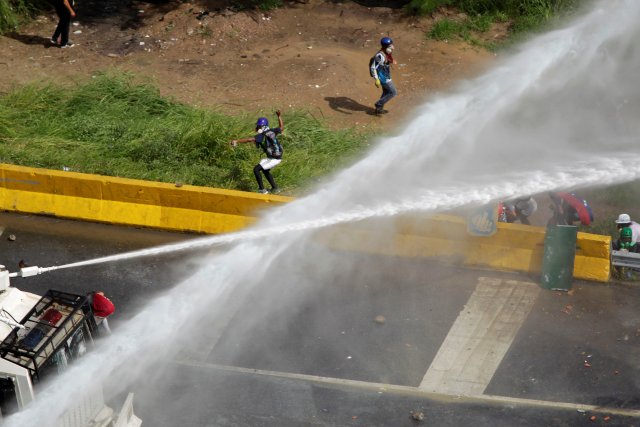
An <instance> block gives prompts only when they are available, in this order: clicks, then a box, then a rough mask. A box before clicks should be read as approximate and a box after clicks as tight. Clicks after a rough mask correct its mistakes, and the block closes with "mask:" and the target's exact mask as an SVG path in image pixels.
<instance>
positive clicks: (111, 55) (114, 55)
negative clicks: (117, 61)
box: [107, 53, 120, 58]
mask: <svg viewBox="0 0 640 427" xmlns="http://www.w3.org/2000/svg"><path fill="white" fill-rule="evenodd" d="M107 56H108V57H109V58H118V57H120V55H118V54H117V53H108V54H107Z"/></svg>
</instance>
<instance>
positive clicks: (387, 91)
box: [376, 81, 398, 110]
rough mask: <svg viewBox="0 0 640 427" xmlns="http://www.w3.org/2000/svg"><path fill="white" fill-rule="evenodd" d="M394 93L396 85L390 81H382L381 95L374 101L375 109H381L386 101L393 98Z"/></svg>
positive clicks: (395, 93)
mask: <svg viewBox="0 0 640 427" xmlns="http://www.w3.org/2000/svg"><path fill="white" fill-rule="evenodd" d="M396 95H398V91H397V90H396V86H395V85H394V84H393V82H392V81H388V82H386V83H383V84H382V96H381V97H380V99H379V100H378V102H376V109H378V110H381V109H382V108H383V107H384V105H385V104H386V103H387V102H389V101H391V99H392V98H394V97H395V96H396Z"/></svg>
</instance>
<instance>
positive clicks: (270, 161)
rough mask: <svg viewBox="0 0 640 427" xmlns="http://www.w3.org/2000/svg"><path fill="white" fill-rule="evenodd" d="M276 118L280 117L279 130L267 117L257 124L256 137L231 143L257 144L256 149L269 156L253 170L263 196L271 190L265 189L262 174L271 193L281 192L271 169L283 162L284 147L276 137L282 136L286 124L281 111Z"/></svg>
mask: <svg viewBox="0 0 640 427" xmlns="http://www.w3.org/2000/svg"><path fill="white" fill-rule="evenodd" d="M276 116H278V127H277V128H270V127H269V120H267V119H266V118H265V117H260V118H259V119H258V121H257V122H256V132H257V134H256V135H255V136H253V137H251V138H241V139H234V140H233V141H231V146H232V147H236V146H237V145H238V144H241V143H244V142H255V143H256V147H257V148H261V149H262V151H264V154H265V155H266V156H267V157H266V158H265V159H261V160H260V163H258V164H257V165H256V166H255V167H254V168H253V174H254V175H255V176H256V181H258V193H262V194H268V193H269V190H267V189H266V188H264V184H263V182H262V174H264V176H265V177H266V178H267V181H269V184H271V193H274V194H277V193H279V192H280V189H279V188H278V186H277V185H276V181H275V180H274V179H273V175H271V172H270V171H271V169H273V168H275V167H276V166H278V165H279V164H280V162H281V161H282V145H281V144H280V142H279V141H278V138H277V137H276V135H279V134H281V133H282V131H283V130H284V123H283V122H282V113H280V110H277V111H276Z"/></svg>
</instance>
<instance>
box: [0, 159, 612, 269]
mask: <svg viewBox="0 0 640 427" xmlns="http://www.w3.org/2000/svg"><path fill="white" fill-rule="evenodd" d="M291 200H292V199H291V198H289V197H281V196H271V195H268V196H264V195H260V194H253V193H246V192H241V191H233V190H221V189H215V188H206V187H196V186H191V185H185V186H181V187H177V186H176V185H174V184H165V183H157V182H150V181H141V180H134V179H124V178H113V177H106V176H98V175H90V174H82V173H75V172H62V171H55V170H47V169H36V168H28V167H22V166H14V165H7V164H0V209H3V210H7V211H14V212H24V213H34V214H46V215H53V216H58V217H63V218H73V219H81V220H88V221H99V222H107V223H113V224H124V225H134V226H142V227H152V228H162V229H167V230H179V231H191V232H199V233H214V234H217V233H226V232H232V231H236V230H239V229H242V228H244V227H246V226H248V225H250V224H252V223H253V222H254V221H255V219H256V216H257V215H259V212H260V210H261V209H264V208H265V207H269V206H275V205H279V204H282V203H286V202H289V201H291ZM380 227H387V228H388V227H391V229H389V230H388V231H389V232H382V233H378V232H374V231H372V230H378V229H379V228H380ZM544 233H545V229H544V228H540V227H531V226H524V225H520V224H504V223H499V224H498V232H497V233H495V234H494V235H493V236H489V237H476V236H471V235H469V234H468V233H467V231H466V222H465V220H464V219H463V218H460V217H456V216H448V215H436V216H432V217H424V216H420V215H405V216H401V217H397V218H395V219H394V220H393V221H392V223H391V225H389V222H388V221H384V222H381V221H375V220H371V221H363V222H360V223H357V224H348V225H344V226H339V227H333V228H332V229H331V230H328V231H327V232H326V233H321V234H322V240H323V241H324V242H326V243H327V244H330V245H332V247H336V248H338V249H343V250H353V251H361V252H370V253H379V254H386V255H392V256H406V257H440V258H445V259H449V260H452V261H455V262H459V263H461V264H464V265H474V266H484V267H490V268H496V269H505V270H515V271H523V272H529V273H539V272H540V270H541V268H542V255H543V251H544ZM389 236H394V237H393V238H392V239H389ZM379 239H384V241H380V240H379ZM610 244H611V238H610V237H608V236H601V235H594V234H588V233H578V242H577V250H576V258H575V267H574V277H576V278H580V279H588V280H595V281H607V280H609V276H610V262H609V260H610Z"/></svg>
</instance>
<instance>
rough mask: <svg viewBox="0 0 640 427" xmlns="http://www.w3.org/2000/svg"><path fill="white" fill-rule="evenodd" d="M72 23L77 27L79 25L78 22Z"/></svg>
mask: <svg viewBox="0 0 640 427" xmlns="http://www.w3.org/2000/svg"><path fill="white" fill-rule="evenodd" d="M72 25H73V26H74V27H77V26H78V25H80V23H79V22H74V23H73V24H72Z"/></svg>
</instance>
